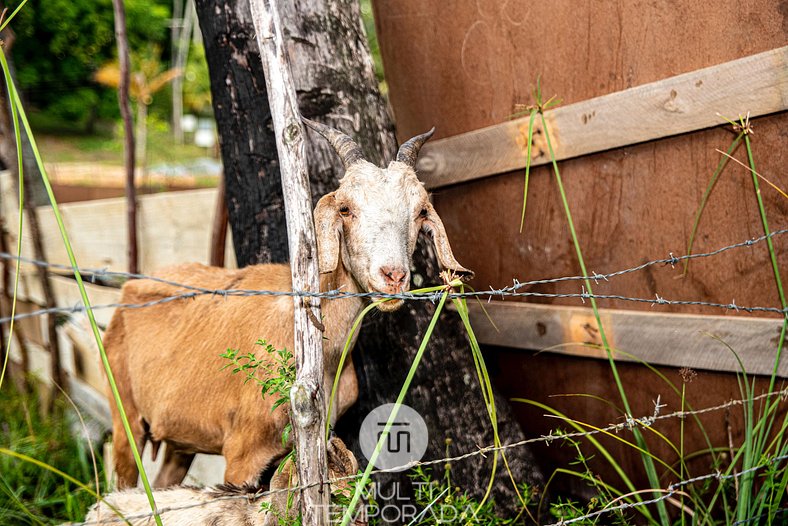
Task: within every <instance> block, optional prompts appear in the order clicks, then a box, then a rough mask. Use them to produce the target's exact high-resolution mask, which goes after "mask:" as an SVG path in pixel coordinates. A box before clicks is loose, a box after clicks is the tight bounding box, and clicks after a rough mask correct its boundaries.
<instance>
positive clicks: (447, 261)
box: [421, 203, 473, 281]
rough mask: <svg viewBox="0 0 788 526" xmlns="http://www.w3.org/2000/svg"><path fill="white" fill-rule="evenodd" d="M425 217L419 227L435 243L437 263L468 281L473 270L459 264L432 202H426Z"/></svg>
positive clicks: (471, 276)
mask: <svg viewBox="0 0 788 526" xmlns="http://www.w3.org/2000/svg"><path fill="white" fill-rule="evenodd" d="M426 208H427V218H426V219H425V220H424V222H423V223H422V226H421V229H422V231H423V232H424V233H425V234H428V235H429V236H430V237H431V238H432V242H433V243H434V244H435V253H436V255H437V256H438V263H439V264H440V266H441V267H442V268H443V269H444V270H449V271H452V272H454V273H455V274H457V275H458V276H459V277H460V278H461V279H462V280H463V281H468V280H470V279H472V278H473V271H472V270H468V269H467V268H465V267H463V266H462V265H460V264H459V263H458V262H457V260H456V259H454V254H453V253H452V251H451V245H449V237H448V236H447V235H446V229H445V228H444V227H443V221H441V218H440V216H439V215H438V213H437V212H436V211H435V208H433V206H432V204H430V203H427V205H426Z"/></svg>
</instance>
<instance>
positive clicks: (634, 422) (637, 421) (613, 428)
mask: <svg viewBox="0 0 788 526" xmlns="http://www.w3.org/2000/svg"><path fill="white" fill-rule="evenodd" d="M769 397H780V398H781V399H783V400H785V399H786V398H787V397H788V388H785V389H782V390H780V391H772V392H767V393H762V394H760V395H757V396H754V397H752V398H744V399H737V400H729V401H728V402H725V403H722V404H719V405H716V406H712V407H705V408H703V409H696V410H691V411H674V412H672V413H666V414H660V412H661V410H662V408H664V407H665V406H664V404H661V403H660V399H659V398H657V400H656V402H655V404H654V412H653V413H652V414H651V415H646V416H642V417H639V418H632V417H627V418H626V419H625V420H624V421H623V422H619V423H616V424H609V425H608V426H606V427H600V428H596V429H591V430H589V431H574V432H561V433H551V434H548V435H542V436H539V437H534V438H527V439H525V440H520V441H518V442H512V443H509V444H502V445H500V446H495V445H490V446H486V447H480V448H477V449H475V450H473V451H469V452H467V453H464V454H461V455H456V456H450V457H448V456H447V457H445V458H440V459H435V460H426V461H412V462H409V463H408V464H405V465H402V466H396V467H392V468H386V469H376V470H373V471H372V472H371V474H373V475H376V474H380V473H388V472H391V471H402V470H404V469H410V468H414V467H421V466H433V465H436V464H437V465H444V464H447V463H453V462H460V461H463V460H466V459H469V458H473V457H477V456H481V457H485V456H486V455H487V454H488V453H492V452H497V451H505V450H509V449H513V448H517V447H522V446H524V445H526V444H535V443H547V444H549V443H551V442H553V441H555V440H564V439H567V438H582V437H586V436H592V435H597V434H603V433H611V432H612V433H617V432H621V431H631V430H632V429H633V428H634V427H635V426H640V427H644V428H646V427H650V426H652V425H654V423H655V422H657V421H660V420H668V419H672V418H680V419H684V418H687V417H689V416H694V415H702V414H706V413H711V412H715V411H721V410H724V409H729V408H731V407H735V406H742V405H745V404H749V403H752V402H757V401H759V400H763V399H765V398H769ZM786 459H788V455H786V456H780V457H774V458H772V459H769V460H768V461H766V462H764V463H762V464H760V465H758V466H754V467H752V468H750V469H747V470H744V471H739V472H736V473H733V474H730V475H724V474H723V473H721V472H719V471H717V472H714V473H708V474H706V475H701V476H698V477H694V478H690V479H686V480H682V481H680V482H675V483H673V484H671V485H669V486H668V487H667V488H665V489H657V490H656V491H664V492H665V494H663V495H661V496H660V497H657V498H654V499H651V500H647V501H641V502H637V503H622V504H620V505H618V506H614V507H613V506H611V507H610V508H605V509H602V510H597V511H595V512H593V513H590V514H588V515H584V516H582V517H576V518H573V519H567V520H564V521H561V522H557V523H555V524H553V525H550V526H559V525H562V524H570V523H573V522H577V521H579V520H582V519H588V518H593V517H596V516H599V515H602V514H606V513H610V512H613V511H620V510H625V509H629V508H635V507H638V506H647V505H650V504H654V503H657V502H660V501H661V500H665V499H667V498H670V497H671V496H672V495H674V494H676V493H677V492H678V491H679V490H680V489H681V488H683V487H685V486H688V485H690V484H694V483H696V482H702V481H705V480H709V479H717V480H728V479H734V478H738V477H741V476H743V475H745V474H748V473H751V472H753V471H757V470H760V469H763V468H765V467H768V466H770V465H772V464H774V463H777V462H781V461H783V460H786ZM360 477H361V475H359V474H356V475H349V476H345V477H337V478H333V479H330V480H326V481H323V482H315V483H313V484H305V485H299V486H295V487H292V488H281V489H273V490H266V491H258V492H256V493H252V494H244V495H240V494H233V495H218V496H216V497H214V498H212V499H206V500H204V501H202V502H198V503H192V504H184V505H182V506H171V507H169V508H161V509H159V510H158V511H159V514H160V515H165V514H167V513H172V512H175V511H182V510H187V509H191V508H196V507H201V506H207V505H210V504H212V503H214V502H219V501H226V500H239V499H243V500H247V501H250V502H256V501H258V500H260V499H262V498H264V497H268V496H271V495H276V494H278V493H286V492H295V491H301V490H304V489H308V488H311V487H314V486H317V485H321V484H322V485H329V484H336V483H339V482H347V481H352V480H357V479H358V478H360ZM151 516H153V514H152V513H150V512H148V513H141V514H138V515H129V516H127V517H126V519H129V520H135V519H143V518H148V517H151ZM115 521H117V522H121V521H122V520H121V519H120V518H113V519H106V518H105V519H103V521H102V524H106V523H107V522H115ZM96 524H97V523H96V522H94V521H88V522H82V523H73V524H72V526H95V525H96Z"/></svg>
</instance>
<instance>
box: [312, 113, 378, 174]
mask: <svg viewBox="0 0 788 526" xmlns="http://www.w3.org/2000/svg"><path fill="white" fill-rule="evenodd" d="M301 120H302V121H304V124H306V125H307V126H309V127H310V128H312V129H313V130H315V131H316V132H317V133H319V134H320V135H322V136H323V137H325V138H326V140H328V142H330V143H331V146H333V147H334V150H336V152H337V154H338V155H339V158H340V159H342V164H344V165H345V169H348V168H350V167H351V166H352V165H354V164H356V163H357V162H359V161H363V160H364V154H362V153H361V148H360V147H359V145H358V144H356V143H355V142H353V139H351V138H350V137H348V136H347V135H345V134H344V133H342V132H341V131H339V130H335V129H334V128H332V127H330V126H326V125H325V124H321V123H319V122H315V121H311V120H309V119H307V118H305V117H301Z"/></svg>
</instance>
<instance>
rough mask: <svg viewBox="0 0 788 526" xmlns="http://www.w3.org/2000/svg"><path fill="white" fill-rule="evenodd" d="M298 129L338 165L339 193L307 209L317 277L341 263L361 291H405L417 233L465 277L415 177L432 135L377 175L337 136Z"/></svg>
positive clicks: (326, 130) (408, 146) (408, 145)
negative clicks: (311, 212) (329, 149)
mask: <svg viewBox="0 0 788 526" xmlns="http://www.w3.org/2000/svg"><path fill="white" fill-rule="evenodd" d="M304 122H305V123H306V124H307V125H308V126H309V127H310V128H312V129H313V130H315V131H316V132H318V133H319V134H321V135H322V136H323V137H325V138H326V139H327V140H328V141H329V142H330V143H331V145H332V146H333V147H334V149H335V150H336V152H337V154H338V155H339V156H340V158H341V159H342V162H343V164H344V165H345V175H344V177H343V178H342V179H341V181H340V185H339V188H337V190H336V191H334V192H331V193H330V194H327V195H325V196H323V198H322V199H320V201H319V202H318V203H317V207H315V226H316V228H317V242H318V252H319V260H320V272H321V273H327V272H334V271H335V270H336V269H337V266H338V265H339V264H342V265H343V266H344V267H345V269H347V270H348V271H349V272H350V273H351V274H352V275H353V277H354V278H355V280H356V282H357V283H358V284H359V286H360V287H361V288H363V289H364V290H366V291H368V292H382V293H389V294H396V293H400V292H406V291H407V290H409V289H410V267H411V258H412V256H413V251H414V250H415V249H416V239H417V237H418V235H419V232H424V233H426V234H429V235H430V236H431V237H432V241H433V243H434V244H435V251H436V253H437V257H438V263H440V265H441V267H443V269H444V270H449V271H452V272H454V273H455V274H458V275H460V276H461V277H472V276H473V272H471V271H470V270H468V269H466V268H464V267H463V266H462V265H460V264H459V263H458V262H457V260H456V259H454V254H452V251H451V246H450V245H449V240H448V238H447V236H446V230H445V229H444V227H443V222H442V221H441V218H440V217H439V216H438V213H437V212H436V211H435V209H434V208H433V206H432V204H431V203H430V201H429V196H428V194H427V191H426V190H425V189H424V185H423V184H422V183H421V182H420V181H419V180H418V178H417V177H416V170H415V166H416V158H417V157H418V154H419V150H420V149H421V146H422V144H424V142H425V141H426V140H427V139H429V138H430V136H431V135H432V133H433V131H434V129H433V130H430V131H429V132H427V133H424V134H422V135H418V136H416V137H413V138H412V139H410V140H409V141H407V142H405V143H404V144H403V145H402V146H401V147H400V149H399V151H398V152H397V158H396V159H395V160H394V161H392V162H391V163H390V164H389V165H388V167H386V168H379V167H377V166H375V165H374V164H372V163H370V162H368V161H367V160H365V159H364V157H363V155H362V153H361V148H359V146H358V145H357V144H356V143H355V142H353V140H352V139H351V138H350V137H348V136H347V135H345V134H344V133H342V132H340V131H337V130H335V129H333V128H330V127H328V126H325V125H323V124H320V123H316V122H312V121H309V120H306V119H304ZM401 305H402V301H401V300H393V301H388V302H385V303H382V304H381V305H380V309H381V310H395V309H397V308H399V307H400V306H401Z"/></svg>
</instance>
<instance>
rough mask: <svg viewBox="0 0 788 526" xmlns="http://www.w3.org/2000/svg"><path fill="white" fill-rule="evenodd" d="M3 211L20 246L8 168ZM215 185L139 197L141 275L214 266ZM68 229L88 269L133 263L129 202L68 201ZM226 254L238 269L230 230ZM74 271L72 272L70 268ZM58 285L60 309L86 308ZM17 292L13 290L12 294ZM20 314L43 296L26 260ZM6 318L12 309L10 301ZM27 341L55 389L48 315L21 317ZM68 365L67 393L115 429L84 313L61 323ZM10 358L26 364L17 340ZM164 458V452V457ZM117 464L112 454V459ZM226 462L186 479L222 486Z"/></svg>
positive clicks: (48, 241) (64, 280)
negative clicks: (187, 266) (169, 268)
mask: <svg viewBox="0 0 788 526" xmlns="http://www.w3.org/2000/svg"><path fill="white" fill-rule="evenodd" d="M0 199H2V202H1V203H0V210H2V211H3V214H4V217H3V221H2V224H3V225H4V227H5V235H6V236H7V241H8V246H9V247H13V248H14V249H15V247H16V240H17V236H18V225H17V213H18V202H17V195H16V193H15V191H14V184H13V182H12V181H11V179H10V176H9V174H8V173H7V172H2V173H0ZM215 202H216V189H205V190H187V191H181V192H173V193H167V194H155V195H146V196H142V197H140V198H139V211H140V212H139V213H140V216H139V222H138V225H139V229H140V231H139V232H140V236H139V239H140V249H141V250H140V254H141V272H142V273H151V272H153V271H155V270H156V269H158V268H161V267H165V266H168V265H174V264H178V263H184V262H192V261H197V262H202V263H207V262H208V257H209V251H210V233H211V225H212V216H213V214H214V210H215ZM60 210H61V213H62V215H63V218H64V221H65V223H66V228H67V229H68V234H69V237H70V240H71V243H72V246H73V248H74V251H75V254H76V258H77V261H78V263H79V265H80V266H81V267H83V268H99V269H107V270H112V271H121V272H122V271H124V270H125V267H126V263H125V257H126V244H125V243H126V236H125V234H124V231H125V200H124V199H123V198H117V199H103V200H96V201H88V202H79V203H68V204H65V205H61V206H60ZM38 213H39V220H40V223H41V225H42V234H43V240H44V246H45V249H46V251H47V256H48V259H49V261H50V262H52V263H59V264H68V259H67V257H66V253H65V249H64V248H63V241H62V239H61V237H60V233H59V231H58V229H57V225H56V223H55V221H54V216H53V214H52V210H51V208H50V207H40V208H39V210H38ZM22 228H23V236H22V241H23V242H22V254H23V256H26V257H32V256H33V251H32V246H31V241H30V237H29V234H28V232H29V230H28V228H27V221H25V222H24V224H23V227H22ZM225 253H226V254H227V257H226V261H227V266H231V267H232V266H235V257H234V251H233V248H232V240H231V239H230V236H229V235H228V240H227V246H226V250H225ZM63 273H64V274H67V272H63ZM52 285H53V290H54V293H55V296H56V298H57V302H58V306H60V307H67V308H69V307H74V306H77V305H81V304H82V301H81V296H80V294H79V290H78V288H77V285H76V282H75V281H74V280H73V279H71V278H68V277H61V276H55V277H53V278H52ZM86 288H87V292H88V297H89V298H90V301H91V304H92V305H93V306H100V305H107V304H113V303H117V302H118V301H119V300H120V290H119V289H117V288H113V287H106V286H98V285H94V284H90V283H87V284H86ZM10 292H12V291H9V293H10ZM19 301H20V303H19V304H18V307H17V309H18V310H17V312H20V313H26V312H32V311H36V310H38V309H41V308H42V306H43V305H44V298H43V294H42V292H41V288H40V286H39V283H38V279H37V278H36V276H35V273H34V268H33V267H32V266H31V265H28V264H25V265H23V267H22V273H21V275H20V292H19ZM0 302H2V303H3V305H2V307H3V308H2V309H0V311H2V313H3V316H7V315H8V313H9V312H10V308H9V305H8V304H7V302H6V301H5V299H4V298H0ZM113 312H114V309H113V308H99V309H96V310H95V311H94V314H95V318H96V321H97V323H98V324H99V326H100V327H106V325H107V324H108V323H109V321H110V318H111V317H112V314H113ZM18 327H19V328H21V331H22V333H23V334H24V337H25V340H26V346H27V351H28V359H29V365H30V371H31V372H32V373H34V374H35V375H36V376H38V377H39V378H40V379H41V380H42V381H43V384H44V385H47V386H49V385H50V384H51V381H50V379H49V378H50V356H49V352H48V351H47V330H46V318H45V317H44V316H41V317H34V318H28V319H24V320H20V322H19V325H18ZM58 339H59V342H60V349H61V363H62V365H63V370H64V371H65V373H66V379H67V381H68V391H69V394H70V395H71V398H72V399H73V400H74V401H75V403H76V404H77V405H78V407H79V408H80V410H81V411H82V412H83V414H85V415H88V416H90V417H91V418H92V419H93V420H94V421H95V422H97V423H98V424H100V425H101V426H103V427H104V428H105V429H107V430H109V429H111V424H112V422H111V418H110V413H109V405H108V400H107V398H106V396H105V389H106V387H105V379H104V373H103V371H102V369H101V364H100V360H99V355H98V347H97V346H96V342H95V339H94V337H93V333H92V330H91V328H90V325H89V323H88V319H87V316H86V315H85V314H84V313H81V312H79V313H70V314H68V316H67V317H65V318H64V319H63V323H62V324H61V325H59V326H58ZM11 358H12V361H13V362H15V363H16V364H19V363H21V362H22V356H21V354H20V348H19V346H18V343H17V341H16V339H13V340H12V346H11ZM160 457H161V455H160ZM144 461H145V463H146V466H147V467H146V469H147V470H148V473H149V474H155V473H156V471H157V469H158V466H159V465H160V464H161V458H160V459H159V462H158V463H154V462H153V460H152V459H151V458H150V451H148V453H146V454H145V456H144ZM105 462H106V463H107V465H110V464H111V461H110V460H109V457H107V459H105ZM223 471H224V460H223V458H222V457H217V456H214V455H198V457H197V460H196V462H195V465H194V466H193V467H192V469H191V470H190V472H189V478H187V479H186V482H187V483H190V484H200V485H204V484H217V483H219V482H221V481H222V477H221V474H222V473H223Z"/></svg>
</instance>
